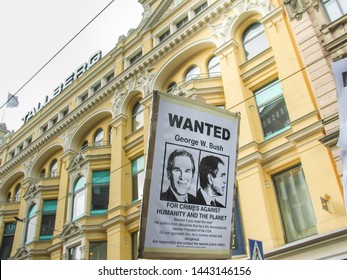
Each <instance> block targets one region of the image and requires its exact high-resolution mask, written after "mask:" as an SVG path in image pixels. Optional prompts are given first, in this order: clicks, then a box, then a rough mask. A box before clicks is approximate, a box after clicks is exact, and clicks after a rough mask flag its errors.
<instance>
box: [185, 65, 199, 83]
mask: <svg viewBox="0 0 347 280" xmlns="http://www.w3.org/2000/svg"><path fill="white" fill-rule="evenodd" d="M199 76H200V68H199V66H198V65H196V64H194V65H191V66H189V68H188V69H187V71H186V73H185V75H184V81H185V82H186V83H188V82H190V81H192V80H195V79H198V78H199Z"/></svg>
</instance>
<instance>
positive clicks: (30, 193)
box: [24, 182, 41, 201]
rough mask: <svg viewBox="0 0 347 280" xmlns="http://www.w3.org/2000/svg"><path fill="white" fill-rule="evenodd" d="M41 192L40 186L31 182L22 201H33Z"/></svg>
mask: <svg viewBox="0 0 347 280" xmlns="http://www.w3.org/2000/svg"><path fill="white" fill-rule="evenodd" d="M40 191H41V186H39V185H38V184H37V183H36V182H31V183H30V185H29V187H28V188H27V190H26V192H25V194H24V199H25V200H26V201H28V200H34V198H35V196H36V195H37V194H38V193H39V192H40Z"/></svg>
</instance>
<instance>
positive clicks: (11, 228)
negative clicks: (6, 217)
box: [0, 223, 16, 260]
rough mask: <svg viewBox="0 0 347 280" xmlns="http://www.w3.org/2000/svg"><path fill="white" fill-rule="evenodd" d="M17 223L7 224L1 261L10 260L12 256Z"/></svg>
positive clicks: (2, 244) (0, 251) (1, 250)
mask: <svg viewBox="0 0 347 280" xmlns="http://www.w3.org/2000/svg"><path fill="white" fill-rule="evenodd" d="M15 231H16V223H5V229H4V234H3V236H2V242H1V249H0V259H1V260H8V258H9V257H10V255H11V250H12V245H13V239H14V233H15Z"/></svg>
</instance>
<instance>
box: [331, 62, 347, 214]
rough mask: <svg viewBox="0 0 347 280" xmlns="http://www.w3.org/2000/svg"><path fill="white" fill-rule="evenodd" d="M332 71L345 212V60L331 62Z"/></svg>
mask: <svg viewBox="0 0 347 280" xmlns="http://www.w3.org/2000/svg"><path fill="white" fill-rule="evenodd" d="M332 69H333V72H334V78H335V83H336V92H337V103H338V108H339V122H340V133H339V140H338V142H337V146H339V147H340V148H341V162H342V168H343V178H342V181H343V192H344V200H345V208H346V212H347V58H344V59H341V60H338V61H336V62H333V63H332Z"/></svg>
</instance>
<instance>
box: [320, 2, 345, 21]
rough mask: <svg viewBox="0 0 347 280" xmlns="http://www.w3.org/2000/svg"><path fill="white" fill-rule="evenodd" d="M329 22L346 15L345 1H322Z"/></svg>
mask: <svg viewBox="0 0 347 280" xmlns="http://www.w3.org/2000/svg"><path fill="white" fill-rule="evenodd" d="M323 4H324V7H325V10H326V12H327V14H328V16H329V19H330V21H334V20H336V19H338V18H340V17H342V16H343V15H345V14H346V13H347V1H346V0H323Z"/></svg>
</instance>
